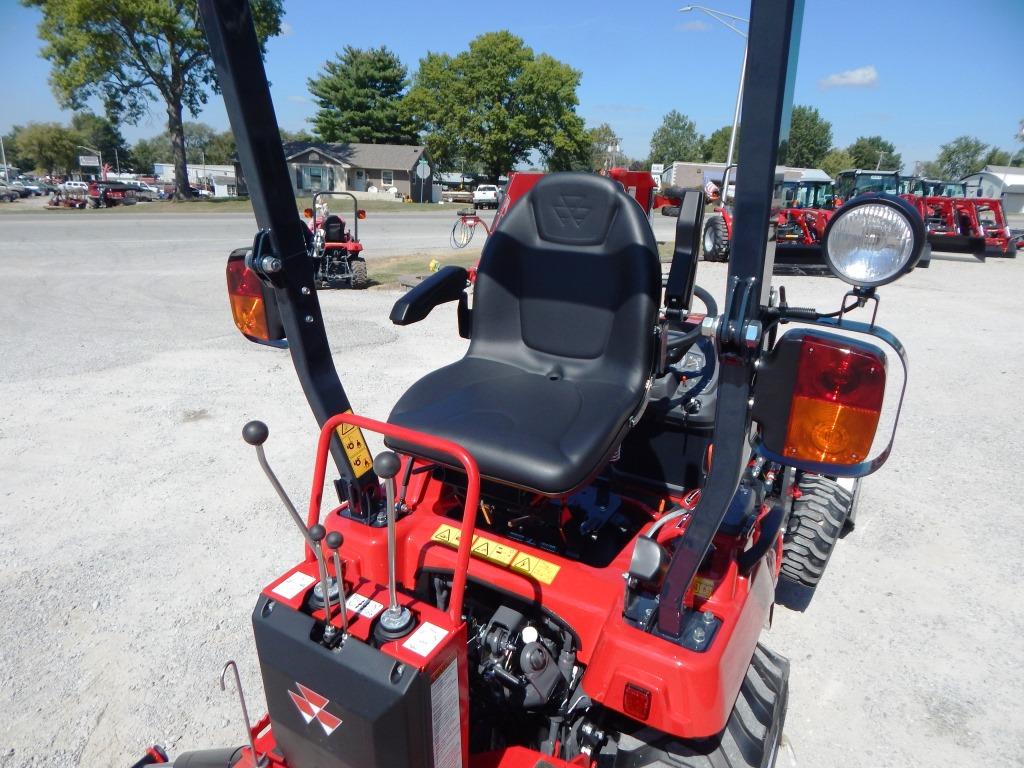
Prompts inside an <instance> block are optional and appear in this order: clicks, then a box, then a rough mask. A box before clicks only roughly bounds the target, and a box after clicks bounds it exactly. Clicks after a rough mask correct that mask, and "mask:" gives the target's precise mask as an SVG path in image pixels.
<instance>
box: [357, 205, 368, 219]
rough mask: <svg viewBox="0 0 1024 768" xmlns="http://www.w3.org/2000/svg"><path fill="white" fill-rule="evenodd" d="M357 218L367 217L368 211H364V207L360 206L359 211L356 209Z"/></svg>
mask: <svg viewBox="0 0 1024 768" xmlns="http://www.w3.org/2000/svg"><path fill="white" fill-rule="evenodd" d="M356 218H357V219H365V218H366V211H364V210H363V209H362V208H360V209H359V210H358V211H356Z"/></svg>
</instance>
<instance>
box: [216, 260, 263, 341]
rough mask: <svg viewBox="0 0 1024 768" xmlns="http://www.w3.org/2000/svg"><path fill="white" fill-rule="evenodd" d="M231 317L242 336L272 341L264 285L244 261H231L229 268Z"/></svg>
mask: <svg viewBox="0 0 1024 768" xmlns="http://www.w3.org/2000/svg"><path fill="white" fill-rule="evenodd" d="M227 278H228V296H229V298H230V300H231V316H232V317H233V318H234V320H235V325H236V326H238V330H240V331H241V332H242V334H243V335H244V336H246V337H248V338H250V339H252V340H254V341H270V340H271V337H270V331H269V329H268V325H267V307H266V303H265V302H264V299H263V285H262V284H261V283H260V279H259V278H258V277H257V276H256V273H255V272H253V271H252V270H251V269H249V268H248V267H247V266H245V260H244V259H231V260H229V261H228V267H227Z"/></svg>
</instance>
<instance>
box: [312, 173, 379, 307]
mask: <svg viewBox="0 0 1024 768" xmlns="http://www.w3.org/2000/svg"><path fill="white" fill-rule="evenodd" d="M335 195H343V196H345V197H350V198H352V227H351V228H349V226H348V225H347V224H346V222H345V220H344V219H343V218H341V217H340V216H338V215H337V214H334V213H331V212H330V211H329V210H328V207H327V203H326V202H321V201H322V200H323V199H324V198H326V197H331V196H335ZM304 215H305V217H306V218H307V219H309V231H310V232H311V233H312V235H313V241H312V251H313V258H315V259H316V262H317V271H316V285H317V288H340V287H342V286H347V287H349V288H365V287H366V286H367V285H369V282H370V281H369V277H368V275H367V269H366V258H365V257H364V256H363V244H362V243H361V242H359V222H360V221H362V220H363V219H365V218H366V211H364V210H362V209H361V208H359V200H358V199H357V198H356V196H355V195H353V194H352V193H351V192H317V193H316V194H314V195H313V207H312V208H307V209H306V210H305V211H304Z"/></svg>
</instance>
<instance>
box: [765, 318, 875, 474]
mask: <svg viewBox="0 0 1024 768" xmlns="http://www.w3.org/2000/svg"><path fill="white" fill-rule="evenodd" d="M799 355H800V356H799V361H798V363H797V370H796V381H795V387H794V389H793V399H792V402H791V404H790V408H789V423H788V425H787V428H786V443H785V450H784V451H783V453H784V455H786V456H788V457H791V458H794V459H798V460H804V461H819V462H825V463H835V464H856V463H858V462H860V461H863V460H864V459H865V458H867V456H868V453H869V452H870V451H871V443H872V442H873V441H874V439H875V431H876V430H877V429H878V418H879V416H880V415H881V413H882V403H883V401H884V400H885V373H886V369H885V357H884V356H883V355H882V353H881V352H878V351H877V350H875V351H874V353H872V351H868V350H866V349H863V348H861V349H857V348H853V347H852V346H851V345H849V344H847V343H845V342H837V341H835V340H831V339H826V338H823V337H820V336H805V337H804V339H803V341H802V342H801V344H800V353H799Z"/></svg>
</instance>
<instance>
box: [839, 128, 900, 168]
mask: <svg viewBox="0 0 1024 768" xmlns="http://www.w3.org/2000/svg"><path fill="white" fill-rule="evenodd" d="M846 151H847V152H849V153H850V155H851V156H852V157H853V159H854V160H855V161H856V167H857V168H863V169H864V170H868V171H870V170H873V169H879V170H883V171H898V170H900V169H901V168H902V167H903V158H902V157H900V156H899V154H897V152H896V147H895V146H894V145H893V143H892V142H891V141H886V140H885V139H883V138H882V137H881V136H858V137H857V140H856V141H854V142H853V144H851V145H850V146H848V147H847V148H846Z"/></svg>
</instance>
